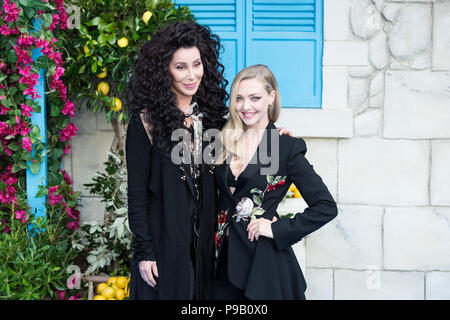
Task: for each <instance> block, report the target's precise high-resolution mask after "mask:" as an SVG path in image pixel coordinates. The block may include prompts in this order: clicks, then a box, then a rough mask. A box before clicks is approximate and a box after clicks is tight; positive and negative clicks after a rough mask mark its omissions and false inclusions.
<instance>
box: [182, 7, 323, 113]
mask: <svg viewBox="0 0 450 320" xmlns="http://www.w3.org/2000/svg"><path fill="white" fill-rule="evenodd" d="M175 2H176V3H177V4H180V5H188V6H189V8H190V9H191V11H192V13H193V14H194V16H195V17H196V18H197V22H198V23H200V24H207V25H209V26H210V27H211V29H212V31H213V32H214V33H216V34H217V35H218V36H219V37H220V38H221V40H222V44H223V46H224V52H223V53H222V54H221V59H222V60H221V61H222V64H223V65H224V66H225V77H226V78H227V80H228V81H229V82H230V84H231V81H232V80H233V78H234V76H235V75H236V74H237V72H238V71H239V70H241V69H243V68H245V67H247V66H250V65H253V64H258V63H261V64H265V65H267V66H268V67H269V68H270V69H271V70H272V71H273V73H274V74H275V77H276V78H277V80H278V85H279V90H280V94H281V102H282V105H283V107H285V108H299V107H300V108H320V107H321V103H322V101H321V100H322V52H323V0H215V1H208V0H176V1H175ZM229 89H230V86H229V87H228V90H229Z"/></svg>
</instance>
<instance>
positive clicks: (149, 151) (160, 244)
mask: <svg viewBox="0 0 450 320" xmlns="http://www.w3.org/2000/svg"><path fill="white" fill-rule="evenodd" d="M220 48H221V45H220V41H219V38H218V37H217V36H215V35H213V34H211V32H210V29H209V28H208V27H207V26H201V25H199V24H197V23H195V22H177V23H175V24H168V25H166V26H165V27H164V28H162V29H160V30H159V31H158V32H156V33H155V34H154V35H152V38H151V40H150V41H148V42H147V43H145V44H144V46H143V47H142V49H141V51H140V53H139V56H138V59H137V62H136V66H135V70H134V73H133V75H132V78H131V81H130V83H129V86H128V88H127V103H128V105H129V110H130V123H129V125H128V129H127V137H126V160H127V169H128V217H129V225H130V229H131V231H132V232H133V234H134V239H133V258H132V261H131V281H130V298H131V299H207V298H210V294H211V287H212V282H213V275H214V231H215V215H214V212H216V196H217V188H216V186H215V182H214V177H213V174H214V168H213V166H211V165H207V164H205V163H198V162H196V161H189V162H187V163H186V162H181V163H179V164H177V163H178V162H177V161H174V155H175V156H178V154H177V152H175V153H174V152H173V150H177V149H174V147H175V146H176V145H177V144H178V143H179V142H178V140H176V139H175V140H176V141H172V140H173V139H172V135H173V133H174V132H177V130H179V129H184V130H186V132H188V133H189V135H190V138H191V141H193V143H192V144H191V145H190V146H189V147H190V150H195V147H198V146H199V143H200V140H201V139H202V132H203V130H206V129H211V128H215V129H219V130H220V129H221V128H222V126H223V125H224V123H225V121H226V120H225V119H224V116H225V115H226V114H227V113H228V110H227V108H226V105H225V101H226V99H227V96H228V95H227V93H226V91H225V88H226V85H227V81H226V80H225V79H224V77H223V71H224V68H223V66H222V65H221V64H220V62H219V50H220ZM200 145H203V147H200V152H201V151H202V150H203V149H204V147H205V143H203V144H201V143H200ZM202 148H203V149H202ZM197 151H198V149H197ZM192 154H193V153H189V155H190V156H192ZM183 156H184V154H183ZM190 160H192V157H191V158H190Z"/></svg>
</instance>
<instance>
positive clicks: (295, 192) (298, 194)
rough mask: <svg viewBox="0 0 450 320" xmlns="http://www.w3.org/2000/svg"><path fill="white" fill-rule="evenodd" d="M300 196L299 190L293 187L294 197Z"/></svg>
mask: <svg viewBox="0 0 450 320" xmlns="http://www.w3.org/2000/svg"><path fill="white" fill-rule="evenodd" d="M301 197H302V195H301V194H300V191H298V190H297V189H295V191H294V198H301Z"/></svg>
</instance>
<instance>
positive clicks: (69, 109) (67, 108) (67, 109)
mask: <svg viewBox="0 0 450 320" xmlns="http://www.w3.org/2000/svg"><path fill="white" fill-rule="evenodd" d="M62 114H64V115H68V116H69V118H72V117H73V116H74V115H75V108H74V104H73V102H72V101H70V100H66V103H65V104H64V108H63V109H62Z"/></svg>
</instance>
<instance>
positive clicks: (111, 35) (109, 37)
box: [108, 33, 117, 45]
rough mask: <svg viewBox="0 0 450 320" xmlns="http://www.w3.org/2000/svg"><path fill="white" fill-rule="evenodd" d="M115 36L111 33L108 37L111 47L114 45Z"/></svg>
mask: <svg viewBox="0 0 450 320" xmlns="http://www.w3.org/2000/svg"><path fill="white" fill-rule="evenodd" d="M116 39H117V38H116V34H115V33H111V34H109V35H108V42H109V44H111V45H114V44H115V43H116Z"/></svg>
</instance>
